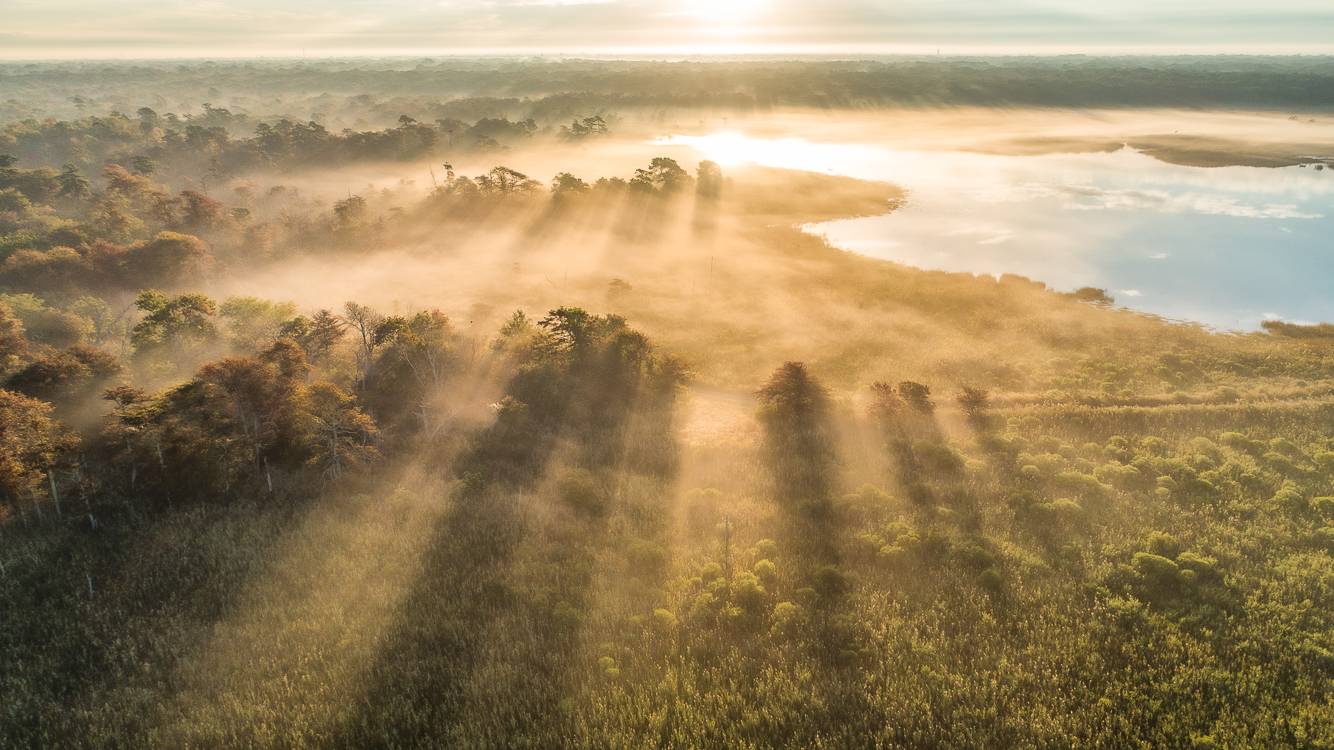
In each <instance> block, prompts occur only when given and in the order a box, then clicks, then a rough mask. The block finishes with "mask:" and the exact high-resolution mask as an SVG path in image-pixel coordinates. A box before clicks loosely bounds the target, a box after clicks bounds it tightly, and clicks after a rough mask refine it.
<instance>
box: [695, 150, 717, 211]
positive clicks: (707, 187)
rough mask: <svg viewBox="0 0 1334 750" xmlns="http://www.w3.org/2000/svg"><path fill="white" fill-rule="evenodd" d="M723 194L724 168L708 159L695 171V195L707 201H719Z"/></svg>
mask: <svg viewBox="0 0 1334 750" xmlns="http://www.w3.org/2000/svg"><path fill="white" fill-rule="evenodd" d="M722 194H723V168H722V167H720V166H718V164H717V163H716V162H712V161H708V160H707V159H706V160H704V161H701V162H700V163H699V169H698V170H697V171H696V172H695V195H697V196H698V197H699V199H700V200H703V201H706V202H713V201H717V200H718V199H719V198H721V197H722Z"/></svg>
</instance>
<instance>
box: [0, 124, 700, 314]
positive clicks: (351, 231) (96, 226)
mask: <svg viewBox="0 0 1334 750" xmlns="http://www.w3.org/2000/svg"><path fill="white" fill-rule="evenodd" d="M578 124H579V123H576V125H578ZM580 127H583V128H585V130H583V131H581V133H586V132H588V129H589V128H595V127H596V124H594V125H589V126H586V127H585V126H582V125H581V126H580ZM571 137H576V138H577V137H584V136H583V135H574V136H571ZM16 163H17V160H16V159H14V158H13V157H12V156H9V155H5V154H0V291H7V292H11V293H20V294H22V293H35V294H38V295H43V296H44V297H46V298H47V302H58V303H60V304H62V305H68V304H71V303H74V302H76V301H77V300H78V299H80V298H81V297H86V296H88V295H101V296H103V297H107V298H115V299H111V300H110V304H113V305H115V304H118V305H120V306H121V307H122V309H126V308H128V297H126V295H132V294H133V293H134V292H136V291H137V290H139V289H143V288H147V287H159V288H175V287H177V286H180V285H182V284H185V283H187V282H189V283H192V284H196V285H197V284H198V282H199V280H200V279H201V278H209V277H215V276H221V275H223V274H224V273H225V272H226V270H227V268H229V267H230V266H232V265H234V264H237V263H256V262H259V263H263V262H267V261H272V260H277V259H281V258H284V257H290V256H291V255H292V254H294V253H304V252H307V251H308V249H309V248H312V247H322V248H326V249H327V250H355V251H357V252H363V253H364V252H369V251H373V250H375V249H377V248H379V247H383V246H384V245H386V244H387V243H389V242H391V241H392V240H393V239H394V238H395V237H403V236H412V234H413V233H414V232H417V231H419V230H420V228H421V227H422V226H427V227H434V226H437V225H439V224H441V223H442V222H449V221H466V220H470V219H475V218H477V217H479V216H482V215H485V214H487V213H489V212H491V211H493V210H496V209H498V208H504V209H505V210H508V211H518V210H520V209H521V208H522V207H523V206H526V205H532V204H533V203H534V202H535V201H538V202H545V203H546V204H547V205H549V207H550V209H551V211H552V216H551V217H550V218H551V220H553V221H555V220H558V219H559V216H560V215H561V212H562V211H570V210H574V209H575V208H576V207H578V206H587V205H589V204H590V202H593V203H602V204H608V203H611V202H613V201H619V200H621V199H622V198H624V197H625V196H627V195H629V196H633V197H634V198H635V199H636V200H637V201H639V202H640V203H645V202H647V203H648V204H651V203H661V202H663V201H665V200H667V199H671V198H673V197H676V196H679V195H683V194H686V195H689V194H693V195H695V196H696V197H697V199H698V200H699V201H700V202H701V205H702V206H704V207H708V206H711V205H714V204H716V203H717V201H718V200H719V198H720V197H721V194H722V189H723V184H724V177H723V175H722V172H721V170H720V169H719V168H718V167H717V165H715V164H713V163H712V162H704V163H702V164H701V165H700V167H699V170H698V172H697V174H696V175H694V176H692V175H691V174H689V173H688V172H686V170H685V169H684V168H682V167H681V166H680V165H679V164H677V163H676V162H675V161H674V160H672V159H667V158H658V159H654V160H652V162H651V163H650V164H649V165H648V166H647V167H645V168H643V169H638V170H636V171H635V174H634V175H633V176H631V177H630V178H629V179H625V178H619V177H611V178H600V179H598V180H597V181H595V182H593V183H588V182H585V181H584V180H582V179H580V178H578V177H576V176H574V175H572V174H570V173H568V172H563V173H560V174H558V175H557V176H556V177H555V178H554V179H553V180H552V182H551V183H550V184H549V185H546V184H543V183H540V182H538V181H536V180H534V179H532V178H530V177H529V176H528V175H526V174H523V173H521V172H518V171H516V170H513V169H509V168H507V167H503V166H499V167H495V168H493V169H491V170H489V171H488V172H487V173H485V174H482V175H479V176H477V177H467V176H464V175H458V174H456V173H455V172H454V170H453V167H452V166H451V165H449V164H444V165H442V167H441V173H440V174H439V178H438V179H439V182H438V183H437V184H436V186H435V187H434V189H433V190H432V191H431V192H430V193H429V194H428V195H427V197H426V198H425V199H415V200H417V202H416V205H415V206H413V207H412V208H411V210H409V211H406V212H404V211H400V210H388V211H386V210H385V209H384V208H383V207H380V206H373V205H372V204H371V202H370V201H369V200H368V199H367V198H366V197H363V196H360V195H350V196H349V197H347V198H345V199H342V200H338V201H335V202H334V203H333V205H332V206H331V207H329V208H326V207H324V206H321V205H319V204H315V203H312V202H310V201H307V200H306V199H305V198H304V197H303V196H301V194H300V192H299V191H297V190H292V189H288V188H285V187H282V186H276V187H273V188H271V189H269V190H268V191H267V192H266V193H265V194H263V195H259V194H257V193H256V192H255V191H254V190H253V189H251V188H250V187H248V186H245V185H242V186H240V187H238V188H236V189H235V190H233V191H231V195H230V196H228V197H229V199H230V201H229V202H224V201H222V200H219V199H218V198H215V197H213V196H212V195H210V194H208V193H206V192H203V191H201V190H196V189H185V190H180V191H177V192H173V191H172V190H171V189H169V188H168V187H167V186H166V185H164V184H163V183H161V182H159V181H158V180H157V179H156V177H155V175H154V171H155V163H154V162H153V161H151V160H149V159H147V158H146V157H135V158H133V159H129V160H128V166H125V165H122V164H119V163H114V162H112V163H108V164H106V165H105V166H104V167H103V169H102V170H101V174H100V179H99V180H98V182H97V183H95V182H94V181H93V180H92V179H90V178H89V177H88V176H86V175H85V173H84V172H83V171H82V170H80V169H79V168H78V167H77V166H75V165H73V164H67V165H65V167H64V168H63V169H62V170H61V171H59V172H57V171H55V170H52V169H50V168H45V167H38V168H34V169H24V168H19V167H17V166H15V165H16ZM98 183H100V184H98ZM224 195H225V194H224ZM371 197H372V198H375V197H376V196H371ZM646 205H647V204H646ZM632 218H633V217H632ZM633 223H634V225H635V226H631V227H627V228H628V229H635V228H636V227H638V226H639V221H638V220H636V221H634V222H633ZM327 250H326V251H327ZM42 304H44V303H41V302H33V303H24V304H23V305H22V307H25V308H26V307H31V306H32V305H37V306H39V307H40V306H41V305H42ZM100 304H101V305H102V307H106V304H107V303H100ZM107 314H108V313H107V311H106V310H101V311H99V312H97V314H96V315H95V316H93V317H94V318H98V319H100V318H102V317H105V316H106V315H107ZM85 317H87V316H85ZM106 323H109V321H103V320H89V321H88V323H87V324H88V325H92V326H95V327H96V326H102V325H104V324H106Z"/></svg>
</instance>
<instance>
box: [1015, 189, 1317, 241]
mask: <svg viewBox="0 0 1334 750" xmlns="http://www.w3.org/2000/svg"><path fill="white" fill-rule="evenodd" d="M1036 190H1038V191H1045V192H1047V193H1048V194H1050V195H1054V196H1057V197H1061V198H1064V200H1065V207H1066V208H1069V209H1073V210H1079V211H1156V212H1159V213H1176V214H1182V213H1185V214H1203V215H1209V216H1233V217H1237V218H1242V219H1323V218H1324V214H1320V213H1313V212H1311V211H1307V210H1303V209H1302V208H1301V207H1300V206H1297V205H1295V204H1291V203H1248V202H1245V201H1243V200H1240V199H1238V198H1236V197H1233V196H1228V195H1210V194H1207V193H1200V192H1194V191H1185V192H1180V193H1173V192H1168V191H1165V190H1135V189H1120V188H1117V189H1111V188H1098V187H1092V186H1088V185H1069V186H1066V185H1063V186H1059V187H1054V188H1047V187H1038V188H1036ZM1164 257H1166V256H1164Z"/></svg>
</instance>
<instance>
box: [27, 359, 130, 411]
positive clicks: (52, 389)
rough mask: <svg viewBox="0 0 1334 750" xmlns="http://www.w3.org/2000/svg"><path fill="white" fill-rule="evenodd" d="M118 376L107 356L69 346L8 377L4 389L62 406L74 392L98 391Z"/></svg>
mask: <svg viewBox="0 0 1334 750" xmlns="http://www.w3.org/2000/svg"><path fill="white" fill-rule="evenodd" d="M118 372H120V363H119V362H118V361H116V358H115V357H113V356H111V355H110V354H108V353H106V352H104V351H102V350H101V349H95V348H93V347H88V346H72V347H70V348H69V349H65V350H63V351H51V352H48V353H46V354H44V355H43V356H40V357H37V358H36V359H34V360H33V361H31V362H29V363H28V364H27V365H26V366H24V367H23V368H22V369H20V370H19V371H18V372H15V373H14V374H13V375H11V376H9V379H8V380H7V381H5V387H6V388H8V389H10V390H13V391H17V392H19V393H22V394H24V395H27V396H32V397H34V398H40V399H43V400H46V401H60V402H64V401H67V400H70V399H71V397H72V396H74V395H75V394H74V393H73V392H74V391H76V390H80V391H82V390H90V389H94V388H97V387H99V386H100V385H101V384H102V383H104V382H105V381H106V380H107V379H108V378H110V377H112V376H113V375H115V374H117V373H118Z"/></svg>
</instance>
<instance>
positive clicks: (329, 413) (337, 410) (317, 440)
mask: <svg viewBox="0 0 1334 750" xmlns="http://www.w3.org/2000/svg"><path fill="white" fill-rule="evenodd" d="M308 400H309V406H308V411H307V423H306V424H307V427H306V429H307V430H308V434H309V438H308V441H307V442H308V444H309V445H310V451H311V456H310V459H309V462H310V464H311V465H313V466H315V467H317V468H318V469H319V470H320V473H321V474H322V475H323V476H324V478H325V479H338V478H339V477H340V476H342V474H343V472H344V471H346V470H347V469H349V468H356V467H361V466H365V465H367V464H369V463H370V462H371V461H373V460H374V459H375V458H376V457H377V456H378V455H379V451H377V450H376V448H375V441H376V439H377V438H378V437H379V430H378V429H377V428H376V426H375V420H373V419H371V418H370V417H369V416H368V415H367V414H366V413H365V412H363V411H362V410H361V409H360V408H358V406H357V400H356V398H355V397H353V396H352V395H351V394H348V393H345V392H344V391H343V390H342V389H341V388H339V387H338V386H336V385H333V384H332V383H316V384H315V385H312V386H311V387H310V390H309V394H308Z"/></svg>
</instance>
